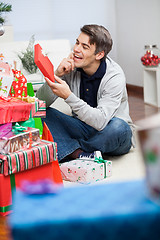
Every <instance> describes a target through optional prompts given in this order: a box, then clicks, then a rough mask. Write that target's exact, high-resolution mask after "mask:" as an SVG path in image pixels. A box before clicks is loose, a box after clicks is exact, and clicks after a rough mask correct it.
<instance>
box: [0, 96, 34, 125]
mask: <svg viewBox="0 0 160 240" xmlns="http://www.w3.org/2000/svg"><path fill="white" fill-rule="evenodd" d="M31 107H32V106H31V104H30V103H26V102H23V101H21V100H19V99H16V98H12V97H8V98H0V124H4V123H10V122H20V121H26V120H28V119H29V116H30V111H31Z"/></svg>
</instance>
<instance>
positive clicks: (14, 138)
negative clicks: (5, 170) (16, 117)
mask: <svg viewBox="0 0 160 240" xmlns="http://www.w3.org/2000/svg"><path fill="white" fill-rule="evenodd" d="M39 141H40V135H39V129H36V128H30V127H23V126H20V125H19V124H18V123H16V124H15V125H14V126H13V128H12V129H11V131H10V132H9V133H7V134H6V135H5V136H3V137H2V138H1V139H0V153H2V154H9V153H13V152H16V151H18V150H22V149H27V148H31V147H32V146H34V145H36V144H38V142H39Z"/></svg>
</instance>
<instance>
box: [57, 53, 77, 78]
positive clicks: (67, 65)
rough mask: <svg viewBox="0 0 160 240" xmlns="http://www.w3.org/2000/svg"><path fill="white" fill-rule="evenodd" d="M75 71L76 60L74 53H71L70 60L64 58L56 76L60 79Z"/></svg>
mask: <svg viewBox="0 0 160 240" xmlns="http://www.w3.org/2000/svg"><path fill="white" fill-rule="evenodd" d="M73 70H74V60H73V53H71V54H70V55H69V56H68V58H64V59H63V60H62V62H61V63H60V64H59V66H58V68H57V69H56V71H55V75H57V76H58V77H62V76H63V75H65V74H68V73H70V72H71V71H73Z"/></svg>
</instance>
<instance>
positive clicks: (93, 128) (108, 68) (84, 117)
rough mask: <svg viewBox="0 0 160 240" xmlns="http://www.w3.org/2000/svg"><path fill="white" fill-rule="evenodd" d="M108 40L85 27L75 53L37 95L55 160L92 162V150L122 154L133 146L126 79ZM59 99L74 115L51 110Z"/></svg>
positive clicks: (107, 35)
mask: <svg viewBox="0 0 160 240" xmlns="http://www.w3.org/2000/svg"><path fill="white" fill-rule="evenodd" d="M111 49H112V39H111V36H110V33H109V32H108V30H107V29H106V28H105V27H103V26H99V25H94V24H91V25H84V26H83V27H82V28H81V33H80V35H79V36H78V38H77V39H76V43H75V45H74V48H73V52H72V53H71V54H70V55H69V57H68V58H65V59H63V60H62V62H61V63H60V65H59V66H58V68H57V69H56V71H55V80H56V82H55V83H53V82H51V81H50V80H49V79H47V78H46V83H44V85H43V86H42V87H41V88H40V89H39V90H38V92H37V97H38V98H39V99H42V100H45V101H46V104H47V113H46V119H44V121H45V122H46V124H47V125H48V127H49V129H50V131H51V133H52V135H53V139H54V141H55V142H57V148H58V160H59V161H62V160H64V159H68V160H69V159H76V158H87V157H89V158H90V157H94V155H95V152H96V151H100V152H102V153H106V154H107V155H122V154H126V153H128V152H129V150H130V148H131V146H132V142H133V141H132V137H133V130H134V128H133V124H132V120H131V118H130V116H129V106H128V97H127V92H126V80H125V75H124V73H123V71H122V69H121V67H120V66H119V65H118V64H117V63H115V62H114V61H113V60H112V59H111V58H110V57H108V53H109V52H110V50H111ZM57 97H61V98H63V99H64V100H65V102H66V103H67V104H68V105H69V106H70V107H71V109H72V116H68V115H66V114H64V113H62V112H59V111H58V110H56V109H54V108H51V107H49V106H50V105H51V104H52V103H53V102H54V101H55V99H56V98H57Z"/></svg>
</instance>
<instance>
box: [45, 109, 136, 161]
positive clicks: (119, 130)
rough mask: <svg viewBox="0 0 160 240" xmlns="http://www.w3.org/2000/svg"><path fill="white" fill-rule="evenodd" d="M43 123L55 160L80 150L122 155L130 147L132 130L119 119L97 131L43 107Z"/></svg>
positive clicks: (112, 120)
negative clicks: (55, 150) (51, 137)
mask: <svg viewBox="0 0 160 240" xmlns="http://www.w3.org/2000/svg"><path fill="white" fill-rule="evenodd" d="M42 121H43V122H44V121H45V122H46V124H47V126H48V128H49V129H50V132H51V134H52V136H53V139H54V141H55V142H56V143H57V150H58V160H59V161H60V160H62V159H63V158H64V157H66V156H67V155H69V154H71V153H72V152H74V151H75V150H76V149H78V148H81V149H82V150H83V151H85V152H93V151H96V150H99V151H101V152H102V153H106V154H107V155H122V154H125V153H127V152H129V150H130V148H131V145H132V143H131V138H132V131H131V129H130V126H129V125H128V124H127V123H126V122H125V121H124V120H122V119H120V118H116V117H114V118H112V119H111V120H110V121H109V123H108V124H107V126H106V127H105V128H104V129H103V130H102V131H97V130H96V129H94V128H93V127H91V126H89V125H87V124H86V123H84V122H82V121H81V120H79V119H78V118H76V117H72V116H68V115H66V114H64V113H62V112H60V111H58V110H56V109H54V108H50V107H49V108H47V110H46V118H45V119H42Z"/></svg>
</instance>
